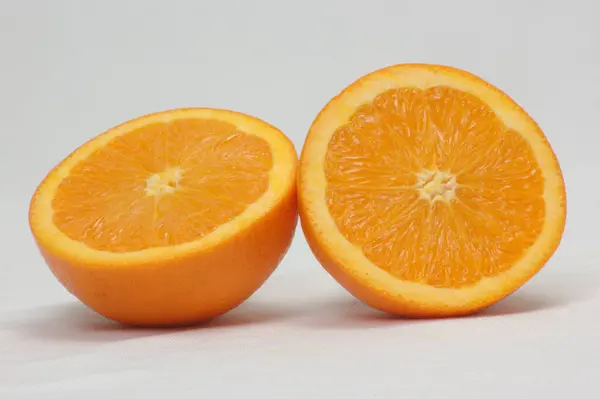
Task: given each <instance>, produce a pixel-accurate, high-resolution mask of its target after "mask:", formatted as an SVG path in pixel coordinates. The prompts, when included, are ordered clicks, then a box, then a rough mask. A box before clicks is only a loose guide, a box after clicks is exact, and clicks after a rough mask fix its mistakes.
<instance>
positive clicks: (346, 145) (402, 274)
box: [299, 64, 566, 317]
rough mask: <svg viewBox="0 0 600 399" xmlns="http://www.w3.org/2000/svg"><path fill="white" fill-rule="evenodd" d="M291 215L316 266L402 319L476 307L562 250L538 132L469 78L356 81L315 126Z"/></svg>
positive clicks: (561, 209) (555, 170)
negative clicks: (294, 211) (298, 222)
mask: <svg viewBox="0 0 600 399" xmlns="http://www.w3.org/2000/svg"><path fill="white" fill-rule="evenodd" d="M299 199H300V217H301V220H302V226H303V229H304V232H305V234H306V236H307V239H308V242H309V244H310V246H311V248H312V250H313V252H314V253H315V254H316V256H317V258H318V259H319V261H320V262H321V263H322V265H323V266H324V267H325V269H327V270H328V271H329V272H330V274H331V275H332V276H333V277H334V278H336V279H337V280H338V281H339V282H340V283H341V284H342V285H343V286H344V287H345V288H346V289H347V290H348V291H350V292H351V293H352V294H354V295H355V296H356V297H358V298H359V299H361V300H363V301H364V302H366V303H367V304H369V305H371V306H373V307H375V308H378V309H381V310H384V311H387V312H390V313H394V314H399V315H405V316H424V317H425V316H452V315H461V314H468V313H471V312H474V311H476V310H479V309H482V308H485V307H487V306H489V305H491V304H493V303H495V302H497V301H498V300H500V299H501V298H503V297H505V296H506V295H508V294H510V293H511V292H513V291H515V290H516V289H517V288H519V287H520V286H522V285H523V284H524V283H525V282H526V281H527V280H528V279H530V278H531V277H532V276H533V275H534V274H535V273H536V272H538V271H539V270H540V269H541V268H542V266H543V265H544V264H545V263H546V261H547V260H548V259H549V258H550V256H551V255H552V254H553V252H554V251H555V250H556V248H557V246H558V245H559V242H560V239H561V236H562V232H563V229H564V224H565V215H566V208H565V186H564V182H563V177H562V174H561V170H560V167H559V164H558V162H557V159H556V157H555V154H554V152H553V150H552V148H551V147H550V145H549V143H548V141H547V139H546V137H545V136H544V134H543V132H542V131H541V129H540V128H539V126H538V125H537V124H536V123H535V122H534V121H533V120H532V119H531V117H529V116H528V115H527V113H526V112H525V111H524V110H523V109H521V107H519V106H518V105H517V104H516V103H515V102H514V101H513V100H511V99H510V98H509V97H508V96H507V95H506V94H504V93H503V92H501V91H500V90H498V89H497V88H495V87H493V86H491V85H490V84H488V83H486V82H485V81H483V80H482V79H480V78H478V77H476V76H474V75H472V74H470V73H468V72H465V71H461V70H457V69H454V68H449V67H443V66H436V65H419V64H408V65H397V66H392V67H388V68H385V69H382V70H379V71H376V72H374V73H371V74H369V75H367V76H364V77H362V78H360V79H359V80H358V81H356V82H354V83H353V84H351V85H350V86H349V87H348V88H346V89H345V90H344V91H343V92H342V93H340V94H339V95H338V96H337V97H335V98H334V99H333V100H331V101H330V102H329V103H328V104H327V105H326V106H325V108H324V109H323V110H322V111H321V113H320V114H319V115H318V117H317V118H316V120H315V121H314V123H313V124H312V126H311V128H310V132H309V134H308V137H307V139H306V142H305V144H304V148H303V151H302V155H301V160H300V180H299Z"/></svg>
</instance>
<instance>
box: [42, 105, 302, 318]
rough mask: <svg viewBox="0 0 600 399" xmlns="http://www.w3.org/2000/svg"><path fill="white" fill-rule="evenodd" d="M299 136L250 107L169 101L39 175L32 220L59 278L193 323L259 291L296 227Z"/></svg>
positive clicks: (101, 308) (137, 314) (104, 304)
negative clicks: (171, 104) (244, 110)
mask: <svg viewBox="0 0 600 399" xmlns="http://www.w3.org/2000/svg"><path fill="white" fill-rule="evenodd" d="M296 162H297V157H296V154H295V151H294V148H293V145H292V144H291V142H290V141H289V140H288V139H287V138H286V137H285V136H284V135H283V134H282V133H281V132H280V131H278V130H277V129H275V128H274V127H272V126H270V125H268V124H266V123H264V122H262V121H260V120H258V119H256V118H253V117H250V116H247V115H243V114H239V113H235V112H231V111H224V110H214V109H202V108H199V109H194V108H191V109H181V110H172V111H165V112H161V113H156V114H151V115H147V116H145V117H141V118H138V119H134V120H132V121H129V122H127V123H125V124H122V125H120V126H117V127H115V128H113V129H110V130H109V131H107V132H106V133H104V134H102V135H100V136H98V137H96V138H94V139H92V140H90V141H89V142H88V143H86V144H84V145H83V146H82V147H80V148H79V149H77V150H76V151H75V152H73V153H72V154H71V155H70V156H69V157H68V158H67V159H65V160H64V161H63V162H61V163H60V164H59V165H58V166H57V167H56V168H54V169H53V170H52V171H51V172H50V173H49V174H48V176H47V177H46V179H44V181H43V182H42V183H41V184H40V186H39V187H38V189H37V191H36V193H35V194H34V196H33V199H32V203H31V207H30V225H31V229H32V232H33V234H34V237H35V239H36V242H37V244H38V246H39V247H40V249H41V252H42V254H43V256H44V258H45V260H46V262H47V263H48V265H49V266H50V269H51V270H52V271H53V273H54V274H55V275H56V277H57V278H58V279H59V281H60V282H61V283H62V284H63V285H64V286H65V287H66V288H67V289H68V290H69V291H70V292H71V293H73V294H74V295H75V296H77V297H78V298H79V299H80V300H81V301H82V302H84V303H85V304H87V305H88V306H90V307H91V308H93V309H95V310H96V311H98V312H99V313H101V314H103V315H105V316H107V317H109V318H112V319H115V320H118V321H121V322H124V323H128V324H136V325H172V324H189V323H195V322H200V321H204V320H207V319H210V318H212V317H215V316H218V315H220V314H222V313H224V312H226V311H228V310H230V309H231V308H233V307H235V306H237V305H239V304H240V303H241V302H242V301H244V300H245V299H246V298H248V297H249V296H250V295H251V294H252V293H253V292H254V291H255V290H256V289H258V288H259V287H260V285H261V284H262V283H263V282H264V281H265V279H266V278H267V277H268V276H269V275H270V274H271V272H272V271H273V270H274V268H275V267H276V266H277V264H278V263H279V262H280V260H281V259H282V257H283V256H284V254H285V253H286V251H287V249H288V247H289V245H290V243H291V239H292V236H293V233H294V229H295V225H296V219H297V211H296Z"/></svg>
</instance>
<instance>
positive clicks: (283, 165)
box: [28, 107, 299, 267]
mask: <svg viewBox="0 0 600 399" xmlns="http://www.w3.org/2000/svg"><path fill="white" fill-rule="evenodd" d="M186 117H193V118H194V117H195V118H200V119H202V118H207V119H210V118H214V119H218V120H222V121H225V122H229V123H232V124H234V125H236V126H237V127H238V128H240V130H242V131H244V132H245V133H246V134H251V135H256V136H259V137H261V138H263V139H265V141H267V143H268V144H269V146H270V148H271V151H272V155H273V167H272V169H271V172H270V175H269V188H268V189H267V191H266V192H265V193H264V194H263V195H262V196H261V197H260V198H259V199H258V200H257V201H256V202H255V203H254V204H252V205H250V206H249V207H248V208H246V209H245V210H244V211H243V212H242V213H241V214H240V215H238V216H237V217H236V218H234V219H233V220H231V221H229V222H227V223H225V224H223V225H222V226H220V227H219V228H217V229H216V230H215V231H213V232H211V233H210V234H207V235H206V236H204V237H203V238H202V239H201V240H198V241H192V242H188V243H183V244H179V245H175V246H171V247H158V248H149V249H144V250H141V251H135V252H129V253H111V252H107V251H99V250H95V249H92V248H90V247H88V246H86V245H85V244H83V243H80V242H76V241H73V240H71V239H70V238H68V237H67V236H66V235H65V234H63V233H62V232H60V230H58V229H57V228H56V227H55V226H54V224H53V223H52V216H51V210H52V207H51V202H52V198H53V196H54V192H55V190H56V188H57V187H58V185H59V184H60V182H61V181H62V179H64V177H66V176H67V175H68V172H69V170H70V169H71V168H72V167H73V166H74V165H75V164H76V163H77V162H78V161H79V160H81V159H85V158H86V157H87V156H88V155H89V154H90V153H91V152H93V151H94V150H95V149H97V148H100V147H102V145H103V144H105V143H107V142H108V141H110V140H112V139H113V138H115V137H117V136H119V135H121V134H126V133H127V132H128V131H131V130H132V129H134V128H135V127H138V126H143V125H145V124H148V123H152V122H161V121H170V120H174V119H181V118H186ZM298 163H299V162H298V155H297V152H296V149H295V147H294V144H293V143H292V142H291V140H290V139H289V138H288V137H287V136H286V135H285V134H284V133H283V132H282V131H280V130H279V129H277V128H276V127H275V126H273V125H271V124H269V123H267V122H265V121H263V120H261V119H258V118H256V117H254V116H251V115H247V114H243V113H240V112H236V111H230V110H225V109H216V108H193V107H190V108H178V109H170V110H165V111H159V112H155V113H151V114H147V115H143V116H140V117H138V118H135V119H132V120H129V121H127V122H124V123H122V124H119V125H117V126H115V127H113V128H110V129H108V130H107V131H105V132H103V133H101V134H99V135H97V136H95V137H93V138H91V139H90V140H88V141H87V142H85V143H84V144H82V145H81V146H79V147H78V148H76V149H75V150H74V151H72V152H71V153H70V154H69V155H68V156H67V157H66V158H65V159H63V160H62V161H61V162H59V163H58V164H57V165H56V166H55V167H54V168H52V169H51V171H50V172H49V173H48V174H47V175H46V176H45V178H44V179H43V180H42V182H41V183H40V184H39V185H38V187H37V188H36V190H35V192H34V194H33V196H32V198H31V202H30V205H29V215H28V216H29V226H30V229H31V232H32V234H33V236H34V239H35V241H36V244H37V246H38V247H39V248H42V247H43V248H45V250H46V251H47V252H48V253H50V254H52V256H57V257H60V258H68V259H72V260H74V261H76V262H78V263H81V264H82V265H86V267H94V266H97V267H120V266H143V267H147V266H148V265H153V264H160V263H161V262H164V261H165V260H176V259H181V260H185V259H186V258H189V257H190V256H193V255H194V254H195V253H196V252H198V251H210V250H212V249H214V248H216V247H218V246H219V245H220V243H221V242H223V241H226V240H229V239H234V238H235V236H237V235H239V234H240V233H243V232H244V231H248V230H251V229H252V228H253V226H254V225H256V224H257V223H258V222H260V220H261V218H263V217H265V216H266V215H267V214H268V213H269V211H270V210H271V209H273V208H275V207H277V206H279V205H280V204H281V203H282V202H283V201H284V200H285V199H286V197H287V196H288V195H289V193H290V192H293V193H294V194H295V193H296V183H297V176H298Z"/></svg>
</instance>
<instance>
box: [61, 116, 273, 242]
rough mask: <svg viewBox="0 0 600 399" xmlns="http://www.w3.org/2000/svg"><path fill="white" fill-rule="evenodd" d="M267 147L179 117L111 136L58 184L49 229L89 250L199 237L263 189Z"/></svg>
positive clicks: (230, 128) (218, 125) (230, 129)
mask: <svg viewBox="0 0 600 399" xmlns="http://www.w3.org/2000/svg"><path fill="white" fill-rule="evenodd" d="M272 162H273V160H272V155H271V150H270V148H269V145H268V143H267V142H266V141H265V140H263V139H261V138H259V137H256V136H253V135H248V134H246V133H244V132H240V131H239V130H237V129H236V127H235V126H234V125H232V124H229V123H227V122H222V121H216V120H206V119H179V120H174V121H171V122H168V123H156V124H153V125H148V126H144V127H142V128H139V129H137V130H134V131H131V132H129V133H126V134H124V135H122V136H119V137H117V138H115V139H113V140H112V141H111V142H110V143H109V144H108V145H107V146H105V147H103V148H101V149H99V150H98V151H96V152H95V153H93V154H92V155H91V156H90V157H88V158H87V159H85V160H83V161H81V162H79V163H78V164H77V165H76V166H75V167H74V168H73V169H72V170H71V172H70V175H69V176H68V177H66V178H65V179H64V180H63V181H62V182H61V183H60V186H59V187H58V190H57V192H56V195H55V197H54V200H53V202H52V206H53V209H54V216H53V220H54V224H55V225H56V226H57V227H58V228H59V229H60V230H61V231H62V232H63V233H65V234H66V235H67V236H69V237H70V238H71V239H73V240H76V241H80V242H83V243H85V244H86V245H88V246H89V247H91V248H94V249H97V250H103V251H110V252H131V251H138V250H143V249H147V248H151V247H161V246H170V245H176V244H182V243H186V242H190V241H193V240H197V239H199V238H201V237H203V236H205V235H206V234H208V233H210V232H211V231H213V230H215V229H216V228H217V227H219V226H220V225H222V224H224V223H226V222H228V221H230V220H232V219H233V218H235V217H236V216H237V215H239V214H240V213H242V211H244V209H245V208H246V207H247V206H248V205H250V204H252V203H254V202H256V200H257V199H258V198H259V197H260V196H261V195H262V194H263V193H264V192H265V191H266V190H267V187H268V184H269V177H268V173H269V170H270V169H271V166H272Z"/></svg>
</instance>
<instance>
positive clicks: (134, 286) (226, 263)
mask: <svg viewBox="0 0 600 399" xmlns="http://www.w3.org/2000/svg"><path fill="white" fill-rule="evenodd" d="M293 187H295V185H294V186H293ZM297 220H298V218H297V209H296V190H295V188H294V189H293V190H290V192H289V193H287V195H286V196H285V198H284V199H283V200H282V201H281V202H280V203H279V204H278V205H277V206H276V207H274V208H272V209H271V210H270V212H269V213H268V215H266V216H265V217H264V218H262V219H260V220H257V221H256V222H255V223H254V224H253V225H251V226H249V227H248V228H246V229H244V230H241V231H239V232H238V233H237V235H236V236H235V237H234V238H232V239H231V240H227V241H224V242H221V243H219V244H218V245H217V246H216V247H215V248H214V249H212V250H211V251H205V252H201V253H195V254H188V255H186V256H184V257H181V258H179V259H173V260H172V262H170V263H169V264H162V265H161V264H153V263H152V262H151V261H148V262H147V263H146V264H139V265H135V266H131V267H129V266H122V267H106V266H102V265H95V264H93V263H88V264H84V265H76V264H73V263H71V262H69V261H68V260H67V259H63V258H60V257H59V256H57V255H56V254H54V253H52V252H51V250H50V249H48V248H43V247H41V246H39V248H40V251H41V253H42V255H43V257H44V259H45V261H46V263H47V264H48V266H49V267H50V270H51V271H52V273H53V274H54V275H55V276H56V278H57V279H58V280H59V281H60V282H61V283H62V284H63V285H64V286H65V288H66V289H67V290H68V291H69V292H71V293H72V294H73V295H75V296H76V297H77V298H78V299H79V300H81V302H83V303H84V304H86V305H87V306H89V307H90V308H92V309H94V310H95V311H96V312H98V313H100V314H101V315H103V316H105V317H107V318H109V319H113V320H116V321H119V322H122V323H124V324H129V325H144V326H152V325H156V326H161V325H163V326H164V325H188V324H195V323H200V322H203V321H207V320H210V319H212V318H214V317H216V316H219V315H221V314H223V313H225V312H227V311H229V310H231V309H233V308H235V307H236V306H238V305H239V304H241V303H242V302H243V301H245V300H246V299H247V298H248V297H250V296H251V295H252V294H253V293H254V292H255V291H256V290H257V289H258V288H260V286H261V285H262V284H263V283H264V282H265V281H266V279H267V278H268V277H269V276H270V275H271V273H272V272H273V271H274V270H275V268H276V267H277V265H278V264H279V262H280V261H281V259H282V258H283V256H284V255H285V253H286V252H287V250H288V248H289V246H290V244H291V241H292V238H293V235H294V231H295V228H296V224H297Z"/></svg>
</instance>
